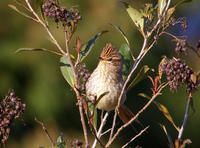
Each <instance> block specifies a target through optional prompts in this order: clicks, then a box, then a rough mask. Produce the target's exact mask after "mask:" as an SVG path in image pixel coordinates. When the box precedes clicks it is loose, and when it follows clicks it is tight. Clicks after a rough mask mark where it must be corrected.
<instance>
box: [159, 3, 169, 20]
mask: <svg viewBox="0 0 200 148" xmlns="http://www.w3.org/2000/svg"><path fill="white" fill-rule="evenodd" d="M166 4H167V3H166V0H158V17H160V16H162V14H163V12H164V9H165V7H166Z"/></svg>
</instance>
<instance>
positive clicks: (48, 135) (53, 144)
mask: <svg viewBox="0 0 200 148" xmlns="http://www.w3.org/2000/svg"><path fill="white" fill-rule="evenodd" d="M35 121H36V122H37V123H39V124H40V125H41V126H42V129H43V130H44V132H45V133H46V135H47V137H48V138H49V141H50V142H51V146H52V147H54V146H55V143H54V142H53V139H52V138H51V136H50V134H49V132H48V130H47V128H46V127H45V126H44V123H43V122H41V121H39V120H38V119H37V118H36V117H35Z"/></svg>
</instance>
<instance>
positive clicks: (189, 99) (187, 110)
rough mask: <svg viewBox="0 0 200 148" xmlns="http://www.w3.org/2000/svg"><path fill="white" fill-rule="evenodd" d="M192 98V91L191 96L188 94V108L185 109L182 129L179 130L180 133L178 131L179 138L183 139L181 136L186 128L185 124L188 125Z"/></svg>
mask: <svg viewBox="0 0 200 148" xmlns="http://www.w3.org/2000/svg"><path fill="white" fill-rule="evenodd" d="M191 99H192V94H191V93H190V94H189V96H188V100H187V105H186V109H185V115H184V120H183V124H182V126H181V129H180V130H179V133H178V140H181V137H182V135H183V130H184V128H185V125H186V122H187V119H188V114H189V107H190V103H191Z"/></svg>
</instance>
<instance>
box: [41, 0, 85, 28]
mask: <svg viewBox="0 0 200 148" xmlns="http://www.w3.org/2000/svg"><path fill="white" fill-rule="evenodd" d="M42 9H43V13H44V15H45V16H46V17H49V18H53V19H54V21H55V22H56V23H58V22H62V25H63V26H66V25H67V26H68V27H72V26H73V25H74V24H77V23H78V21H79V20H80V19H81V16H80V14H79V11H78V10H74V9H73V8H70V10H67V8H65V7H61V6H59V5H58V4H57V2H56V0H46V2H45V3H44V4H43V5H42Z"/></svg>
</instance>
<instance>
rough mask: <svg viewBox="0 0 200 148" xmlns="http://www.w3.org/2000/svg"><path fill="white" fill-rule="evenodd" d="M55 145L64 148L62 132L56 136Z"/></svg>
mask: <svg viewBox="0 0 200 148" xmlns="http://www.w3.org/2000/svg"><path fill="white" fill-rule="evenodd" d="M56 145H57V147H58V148H66V143H65V141H64V140H63V133H60V135H59V136H58V138H57V142H56Z"/></svg>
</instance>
